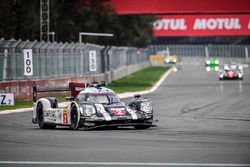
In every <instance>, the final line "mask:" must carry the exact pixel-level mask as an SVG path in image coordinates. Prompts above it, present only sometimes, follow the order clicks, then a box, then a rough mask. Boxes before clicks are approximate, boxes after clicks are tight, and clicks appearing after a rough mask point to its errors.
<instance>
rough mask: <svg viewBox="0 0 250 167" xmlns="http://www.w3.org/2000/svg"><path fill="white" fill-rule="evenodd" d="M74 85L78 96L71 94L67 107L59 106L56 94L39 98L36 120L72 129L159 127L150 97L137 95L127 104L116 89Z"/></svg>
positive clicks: (52, 126)
mask: <svg viewBox="0 0 250 167" xmlns="http://www.w3.org/2000/svg"><path fill="white" fill-rule="evenodd" d="M70 88H71V91H73V93H72V94H74V96H71V97H68V99H70V100H71V101H70V103H69V105H67V106H65V107H62V108H59V107H58V104H57V101H56V99H55V98H52V97H46V98H41V99H39V100H37V101H36V102H35V103H34V106H33V114H32V117H33V118H32V121H33V123H35V124H38V125H39V127H40V128H42V129H52V128H55V127H56V126H57V125H60V126H68V127H70V128H71V129H78V128H85V129H91V128H98V127H104V126H115V127H119V126H133V127H134V128H135V129H146V128H149V127H152V126H155V125H153V108H152V104H151V100H149V99H147V98H143V97H142V96H140V95H137V96H135V97H134V98H133V99H132V100H131V101H130V103H129V104H128V106H126V105H125V103H123V102H121V101H120V99H119V98H118V96H117V95H116V94H115V92H114V91H112V90H111V89H108V88H106V87H104V86H102V85H100V84H97V83H94V84H90V85H88V86H86V87H84V86H83V87H82V88H80V86H79V84H78V85H74V84H73V86H72V84H71V87H70ZM42 91H43V90H42ZM42 91H41V92H42ZM50 91H51V90H50ZM43 92H44V91H43ZM34 94H35V95H36V93H34Z"/></svg>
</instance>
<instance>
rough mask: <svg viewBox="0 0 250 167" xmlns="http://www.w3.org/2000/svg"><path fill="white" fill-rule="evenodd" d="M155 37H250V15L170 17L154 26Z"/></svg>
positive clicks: (159, 20) (163, 18) (156, 22)
mask: <svg viewBox="0 0 250 167" xmlns="http://www.w3.org/2000/svg"><path fill="white" fill-rule="evenodd" d="M153 31H154V36H156V37H163V36H231V35H234V36H236V35H250V15H247V14H246V15H245V14H244V15H243V14H238V15H236V14H235V15H169V16H163V17H161V18H160V19H158V20H157V21H155V22H154V24H153Z"/></svg>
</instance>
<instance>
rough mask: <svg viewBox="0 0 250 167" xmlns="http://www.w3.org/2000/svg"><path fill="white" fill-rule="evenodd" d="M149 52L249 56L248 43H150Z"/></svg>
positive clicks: (225, 56) (187, 55)
mask: <svg viewBox="0 0 250 167" xmlns="http://www.w3.org/2000/svg"><path fill="white" fill-rule="evenodd" d="M149 52H150V54H157V53H159V52H165V53H167V54H169V55H178V56H183V57H184V56H185V57H219V58H244V59H248V58H249V52H250V45H151V46H149Z"/></svg>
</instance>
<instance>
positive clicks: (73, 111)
mask: <svg viewBox="0 0 250 167" xmlns="http://www.w3.org/2000/svg"><path fill="white" fill-rule="evenodd" d="M70 122H71V124H70V128H71V129H74V130H76V129H78V128H79V122H80V121H78V113H77V107H76V105H74V104H73V105H72V107H71V112H70Z"/></svg>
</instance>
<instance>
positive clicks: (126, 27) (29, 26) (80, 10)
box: [0, 0, 156, 47]
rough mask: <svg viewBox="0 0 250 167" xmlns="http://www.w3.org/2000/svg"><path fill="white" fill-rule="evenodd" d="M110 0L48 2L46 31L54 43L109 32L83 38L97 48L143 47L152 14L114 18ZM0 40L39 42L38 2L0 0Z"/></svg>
mask: <svg viewBox="0 0 250 167" xmlns="http://www.w3.org/2000/svg"><path fill="white" fill-rule="evenodd" d="M109 2H110V0H50V31H51V32H55V34H56V35H55V37H56V38H55V39H56V41H57V42H78V40H79V39H78V38H79V32H96V33H112V34H114V37H112V38H107V37H90V36H88V37H83V41H84V42H89V43H96V44H101V45H116V46H137V47H145V46H147V45H148V44H149V43H150V42H151V40H152V23H153V21H155V19H156V18H155V17H154V16H152V15H118V14H116V12H115V10H114V9H113V8H112V7H111V6H110V5H109V4H110V3H109ZM0 20H1V21H0V37H4V38H5V39H10V38H14V39H22V40H26V39H29V40H38V41H39V40H40V0H1V1H0Z"/></svg>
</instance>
